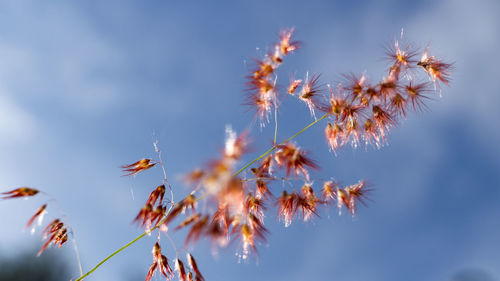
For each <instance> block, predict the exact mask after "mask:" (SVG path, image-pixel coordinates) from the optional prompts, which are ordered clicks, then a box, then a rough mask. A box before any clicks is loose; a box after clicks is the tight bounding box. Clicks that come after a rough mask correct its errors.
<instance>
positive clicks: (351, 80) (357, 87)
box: [343, 73, 366, 100]
mask: <svg viewBox="0 0 500 281" xmlns="http://www.w3.org/2000/svg"><path fill="white" fill-rule="evenodd" d="M343 76H344V79H345V84H346V85H347V86H345V87H344V90H347V91H348V93H349V95H350V96H351V100H354V99H356V98H357V97H358V96H359V95H361V94H362V93H363V89H364V87H365V82H366V77H365V76H364V75H356V74H354V73H349V74H344V75H343Z"/></svg>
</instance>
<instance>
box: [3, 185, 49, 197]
mask: <svg viewBox="0 0 500 281" xmlns="http://www.w3.org/2000/svg"><path fill="white" fill-rule="evenodd" d="M39 192H40V191H38V190H37V189H34V188H31V187H19V188H16V189H13V190H11V191H7V192H2V193H0V194H3V195H4V197H3V198H2V199H13V198H20V197H31V196H35V195H37V194H38V193H39Z"/></svg>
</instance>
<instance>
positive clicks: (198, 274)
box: [187, 253, 205, 281]
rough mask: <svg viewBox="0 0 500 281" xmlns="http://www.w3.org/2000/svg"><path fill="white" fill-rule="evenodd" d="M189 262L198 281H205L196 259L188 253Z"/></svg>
mask: <svg viewBox="0 0 500 281" xmlns="http://www.w3.org/2000/svg"><path fill="white" fill-rule="evenodd" d="M187 260H188V264H189V266H190V267H191V269H192V270H193V271H194V273H195V274H196V280H202V281H204V280H205V278H203V275H202V274H201V272H200V269H199V268H198V264H197V263H196V260H195V259H194V257H193V255H191V254H190V253H187Z"/></svg>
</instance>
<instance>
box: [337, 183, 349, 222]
mask: <svg viewBox="0 0 500 281" xmlns="http://www.w3.org/2000/svg"><path fill="white" fill-rule="evenodd" d="M336 193H337V196H336V197H337V209H338V210H339V215H340V214H342V206H345V207H346V208H348V206H349V201H348V198H347V194H346V192H345V191H344V190H343V189H340V188H338V187H337V192H336Z"/></svg>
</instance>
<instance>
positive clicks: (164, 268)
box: [158, 255, 174, 280]
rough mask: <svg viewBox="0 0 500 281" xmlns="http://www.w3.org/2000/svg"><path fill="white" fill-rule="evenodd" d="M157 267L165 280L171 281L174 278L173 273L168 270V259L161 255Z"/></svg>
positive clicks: (170, 269)
mask: <svg viewBox="0 0 500 281" xmlns="http://www.w3.org/2000/svg"><path fill="white" fill-rule="evenodd" d="M158 267H159V268H160V272H161V274H163V276H165V278H167V280H172V278H174V271H173V270H172V268H170V265H169V264H168V259H167V257H165V256H164V255H161V258H160V260H159V261H158Z"/></svg>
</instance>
